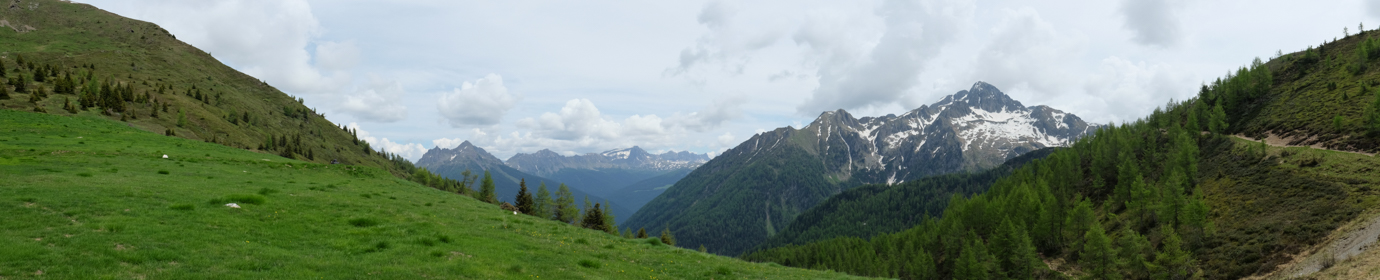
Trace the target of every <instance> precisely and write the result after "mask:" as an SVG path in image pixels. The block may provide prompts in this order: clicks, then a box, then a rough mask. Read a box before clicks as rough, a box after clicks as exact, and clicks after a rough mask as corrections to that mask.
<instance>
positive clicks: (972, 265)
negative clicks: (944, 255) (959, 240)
mask: <svg viewBox="0 0 1380 280" xmlns="http://www.w3.org/2000/svg"><path fill="white" fill-rule="evenodd" d="M992 259H993V257H992V255H991V254H990V253H988V252H987V246H985V245H983V244H982V240H981V239H974V240H972V241H970V242H967V244H965V245H964V246H963V252H961V253H959V255H958V260H957V261H955V263H954V274H953V279H962V280H985V279H992V274H993V273H992V266H993V265H995V263H993V262H990V261H989V260H992Z"/></svg>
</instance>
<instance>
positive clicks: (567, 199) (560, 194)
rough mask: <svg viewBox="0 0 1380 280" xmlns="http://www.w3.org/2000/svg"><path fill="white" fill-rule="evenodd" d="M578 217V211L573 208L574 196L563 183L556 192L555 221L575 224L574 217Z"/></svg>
mask: <svg viewBox="0 0 1380 280" xmlns="http://www.w3.org/2000/svg"><path fill="white" fill-rule="evenodd" d="M579 215H580V209H579V208H575V194H572V193H570V187H567V186H565V184H564V183H562V184H561V186H560V187H559V188H558V189H557V190H556V220H557V221H561V222H565V223H567V224H569V223H573V222H575V216H579Z"/></svg>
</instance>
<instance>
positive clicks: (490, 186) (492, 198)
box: [479, 170, 498, 203]
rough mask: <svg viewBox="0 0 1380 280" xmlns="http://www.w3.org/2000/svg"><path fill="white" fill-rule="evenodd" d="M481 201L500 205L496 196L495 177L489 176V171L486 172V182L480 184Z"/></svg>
mask: <svg viewBox="0 0 1380 280" xmlns="http://www.w3.org/2000/svg"><path fill="white" fill-rule="evenodd" d="M479 200H480V201H483V202H488V203H498V196H496V195H494V177H493V176H491V175H489V171H488V170H484V181H481V183H479Z"/></svg>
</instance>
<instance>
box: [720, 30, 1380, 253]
mask: <svg viewBox="0 0 1380 280" xmlns="http://www.w3.org/2000/svg"><path fill="white" fill-rule="evenodd" d="M1373 33H1374V32H1365V33H1362V34H1361V35H1360V36H1352V37H1348V38H1346V39H1344V40H1342V41H1338V42H1333V43H1331V44H1328V45H1324V46H1323V47H1319V48H1318V49H1316V50H1315V49H1313V48H1309V49H1308V50H1305V51H1303V52H1300V53H1294V54H1289V55H1285V56H1281V57H1279V58H1277V59H1274V60H1272V61H1271V62H1270V63H1268V64H1267V63H1263V62H1261V61H1260V60H1258V59H1257V60H1256V61H1255V62H1253V63H1252V64H1251V65H1250V66H1249V67H1243V68H1241V69H1239V70H1237V71H1235V72H1234V73H1232V74H1230V75H1228V76H1227V77H1225V78H1223V79H1219V80H1217V81H1214V82H1212V83H1210V84H1208V85H1204V86H1203V88H1202V90H1201V91H1200V92H1199V94H1198V96H1197V97H1195V98H1192V99H1189V100H1187V101H1182V102H1171V103H1170V104H1168V105H1166V106H1165V107H1163V108H1161V109H1156V110H1155V112H1154V113H1153V114H1151V115H1150V116H1147V117H1146V118H1144V119H1141V120H1137V121H1135V122H1132V123H1128V124H1122V125H1120V126H1115V127H1107V128H1104V129H1101V130H1099V131H1098V132H1097V133H1096V134H1095V135H1093V136H1091V137H1086V138H1083V139H1080V140H1079V141H1078V142H1077V143H1076V144H1074V145H1073V147H1072V148H1071V149H1067V150H1062V151H1057V152H1055V153H1053V154H1052V155H1050V156H1048V157H1047V158H1045V159H1041V160H1038V161H1036V162H1034V163H1031V164H1027V165H1025V166H1023V167H1021V168H1020V169H1018V170H1016V171H1015V172H1014V174H1012V175H1010V176H1008V177H1006V178H1003V179H1000V180H998V182H997V183H996V184H994V185H993V186H992V187H991V189H990V190H989V191H988V192H986V193H983V194H980V195H976V196H973V197H961V196H955V197H954V198H953V199H952V200H951V202H950V203H949V205H948V207H947V208H946V209H945V210H944V212H943V214H942V215H941V216H939V217H937V218H933V219H928V220H925V221H924V222H922V223H921V224H920V225H919V226H916V227H914V228H911V229H908V230H905V231H902V232H897V233H892V234H886V235H880V236H876V237H873V238H871V239H870V240H865V239H860V238H856V237H841V238H835V239H830V240H824V241H819V242H813V243H809V244H805V245H787V246H782V247H775V248H770V249H766V250H760V251H756V252H753V253H750V254H748V255H746V256H745V258H746V259H749V260H754V261H771V262H777V263H781V264H785V265H789V266H797V267H810V268H821V269H823V268H828V269H834V270H840V271H847V272H850V273H855V274H860V275H875V276H892V277H903V278H909V279H929V278H935V277H943V278H955V279H986V278H988V277H1003V278H1017V279H1029V278H1063V277H1065V276H1068V274H1073V276H1087V277H1093V278H1104V279H1119V278H1129V279H1149V278H1156V279H1160V278H1172V279H1183V278H1198V277H1207V278H1212V279H1235V278H1240V277H1246V276H1250V275H1255V274H1260V273H1265V272H1269V271H1271V270H1274V269H1275V268H1276V267H1277V266H1278V265H1280V264H1283V263H1285V262H1288V261H1289V256H1290V255H1292V254H1297V253H1299V250H1301V249H1302V248H1307V247H1309V246H1310V245H1311V244H1313V243H1316V242H1318V241H1319V239H1320V238H1321V237H1323V236H1325V235H1326V234H1327V233H1328V232H1330V231H1331V230H1332V229H1334V228H1336V227H1337V226H1338V225H1340V224H1341V223H1344V222H1347V221H1349V220H1351V219H1353V218H1354V217H1356V215H1357V213H1359V212H1360V211H1361V209H1367V208H1373V207H1375V206H1376V203H1377V202H1376V201H1377V196H1376V195H1377V193H1376V192H1375V190H1374V189H1373V187H1374V186H1375V185H1376V184H1377V182H1380V181H1377V178H1376V176H1375V175H1374V174H1373V169H1372V168H1373V166H1368V165H1372V164H1374V160H1373V159H1372V158H1369V157H1366V160H1353V161H1342V160H1337V158H1338V157H1339V156H1338V155H1339V154H1340V155H1350V154H1344V153H1337V152H1331V151H1319V150H1315V149H1309V148H1270V147H1268V146H1267V145H1265V143H1263V142H1259V143H1253V142H1250V141H1246V140H1241V139H1237V138H1235V137H1233V136H1230V135H1231V134H1232V133H1246V134H1247V135H1256V136H1265V135H1264V134H1274V135H1289V134H1288V133H1290V131H1303V132H1306V133H1308V134H1303V135H1294V136H1296V137H1298V136H1303V137H1301V138H1304V139H1315V138H1316V139H1331V140H1318V141H1316V142H1298V141H1295V142H1294V143H1296V144H1320V145H1321V146H1327V147H1333V148H1339V149H1361V150H1365V151H1374V147H1372V146H1367V145H1368V144H1366V143H1372V144H1373V143H1377V142H1380V139H1377V138H1376V137H1377V132H1380V98H1377V95H1378V94H1377V93H1376V88H1373V87H1374V86H1376V84H1375V82H1376V81H1377V80H1376V79H1375V77H1376V76H1380V72H1378V71H1375V70H1378V69H1375V66H1376V62H1375V59H1374V58H1375V57H1376V56H1375V55H1372V52H1376V54H1380V48H1372V47H1374V46H1380V43H1377V42H1380V40H1377V39H1371V38H1370V37H1372V36H1374V35H1375V34H1373ZM1372 50H1375V51H1372ZM1339 85H1342V86H1339ZM1345 85H1351V86H1352V87H1354V88H1347V87H1345ZM1357 88H1359V89H1360V90H1357ZM1323 100H1325V102H1323ZM1347 100H1350V101H1347ZM1314 101H1318V102H1314ZM1284 106H1299V107H1302V108H1295V109H1291V110H1281V109H1280V108H1281V107H1284ZM1303 112H1309V113H1307V114H1319V113H1320V112H1323V113H1325V114H1332V115H1333V116H1331V117H1328V118H1321V117H1317V118H1314V117H1302V118H1296V119H1290V117H1289V116H1292V115H1300V114H1304V113H1303ZM1281 130H1284V131H1281ZM1294 133H1299V132H1294ZM1310 141H1311V140H1310ZM1045 261H1051V263H1054V264H1060V263H1062V264H1063V265H1062V266H1057V267H1055V269H1056V270H1057V272H1056V271H1050V266H1049V263H1046V262H1045Z"/></svg>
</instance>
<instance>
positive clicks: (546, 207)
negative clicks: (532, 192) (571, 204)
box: [533, 182, 555, 219]
mask: <svg viewBox="0 0 1380 280" xmlns="http://www.w3.org/2000/svg"><path fill="white" fill-rule="evenodd" d="M553 206H555V202H554V201H552V200H551V191H549V190H547V189H546V182H541V184H540V185H537V201H536V207H535V208H536V210H535V211H537V213H536V214H533V215H534V216H537V217H542V218H546V219H550V218H551V207H553Z"/></svg>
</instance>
